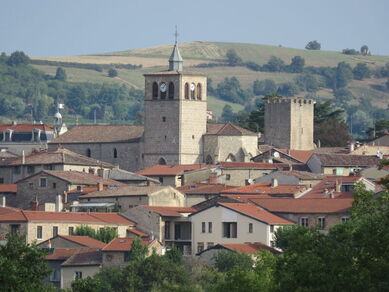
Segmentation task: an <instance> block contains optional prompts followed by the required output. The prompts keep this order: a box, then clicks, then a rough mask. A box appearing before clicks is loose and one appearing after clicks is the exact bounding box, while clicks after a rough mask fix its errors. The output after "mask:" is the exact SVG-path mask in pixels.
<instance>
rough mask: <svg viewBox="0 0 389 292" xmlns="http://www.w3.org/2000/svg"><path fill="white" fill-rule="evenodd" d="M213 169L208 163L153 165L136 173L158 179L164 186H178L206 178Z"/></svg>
mask: <svg viewBox="0 0 389 292" xmlns="http://www.w3.org/2000/svg"><path fill="white" fill-rule="evenodd" d="M214 169H215V167H214V166H213V165H209V164H181V165H154V166H152V167H150V168H146V169H143V170H140V171H138V172H137V174H141V175H144V176H147V177H150V178H153V179H155V180H158V181H159V182H160V183H161V184H162V185H164V186H172V187H180V186H183V185H186V184H190V183H194V182H200V181H204V180H207V179H208V178H209V177H210V176H211V174H212V172H213V170H214Z"/></svg>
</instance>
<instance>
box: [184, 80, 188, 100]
mask: <svg viewBox="0 0 389 292" xmlns="http://www.w3.org/2000/svg"><path fill="white" fill-rule="evenodd" d="M185 99H189V84H188V82H187V83H185Z"/></svg>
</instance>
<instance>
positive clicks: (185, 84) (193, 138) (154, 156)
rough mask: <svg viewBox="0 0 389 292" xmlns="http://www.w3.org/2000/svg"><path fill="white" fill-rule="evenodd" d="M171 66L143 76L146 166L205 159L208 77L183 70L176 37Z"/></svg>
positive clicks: (200, 161) (190, 162) (144, 153)
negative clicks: (204, 136) (204, 142)
mask: <svg viewBox="0 0 389 292" xmlns="http://www.w3.org/2000/svg"><path fill="white" fill-rule="evenodd" d="M168 68H169V69H168V70H167V71H162V72H154V73H148V74H145V75H144V76H145V125H144V150H143V155H142V157H143V166H144V167H150V166H152V165H156V164H194V163H203V162H204V159H203V135H204V134H205V133H206V126H207V117H206V111H207V78H206V77H205V76H204V75H203V74H201V73H195V72H186V71H183V59H182V57H181V54H180V51H179V49H178V44H177V39H176V42H175V44H174V47H173V51H172V54H171V56H170V58H169V67H168Z"/></svg>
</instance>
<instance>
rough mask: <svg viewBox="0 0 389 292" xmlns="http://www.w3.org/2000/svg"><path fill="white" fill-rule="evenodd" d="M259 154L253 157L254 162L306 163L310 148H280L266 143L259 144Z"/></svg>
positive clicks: (310, 152)
mask: <svg viewBox="0 0 389 292" xmlns="http://www.w3.org/2000/svg"><path fill="white" fill-rule="evenodd" d="M259 150H260V151H261V153H260V154H258V155H257V156H255V157H253V158H252V159H251V160H252V161H254V162H263V163H285V164H292V165H298V164H306V163H307V162H308V160H309V158H310V157H311V156H312V154H313V151H312V150H295V149H282V148H276V147H272V146H268V145H261V146H259Z"/></svg>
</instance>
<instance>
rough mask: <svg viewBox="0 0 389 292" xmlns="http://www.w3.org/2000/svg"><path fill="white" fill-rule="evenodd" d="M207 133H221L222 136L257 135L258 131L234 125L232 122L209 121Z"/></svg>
mask: <svg viewBox="0 0 389 292" xmlns="http://www.w3.org/2000/svg"><path fill="white" fill-rule="evenodd" d="M207 135H221V136H236V135H238V136H247V135H248V136H257V134H256V133H254V132H252V131H249V130H247V129H244V128H242V127H239V126H237V125H234V124H232V123H222V124H219V123H208V124H207Z"/></svg>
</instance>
